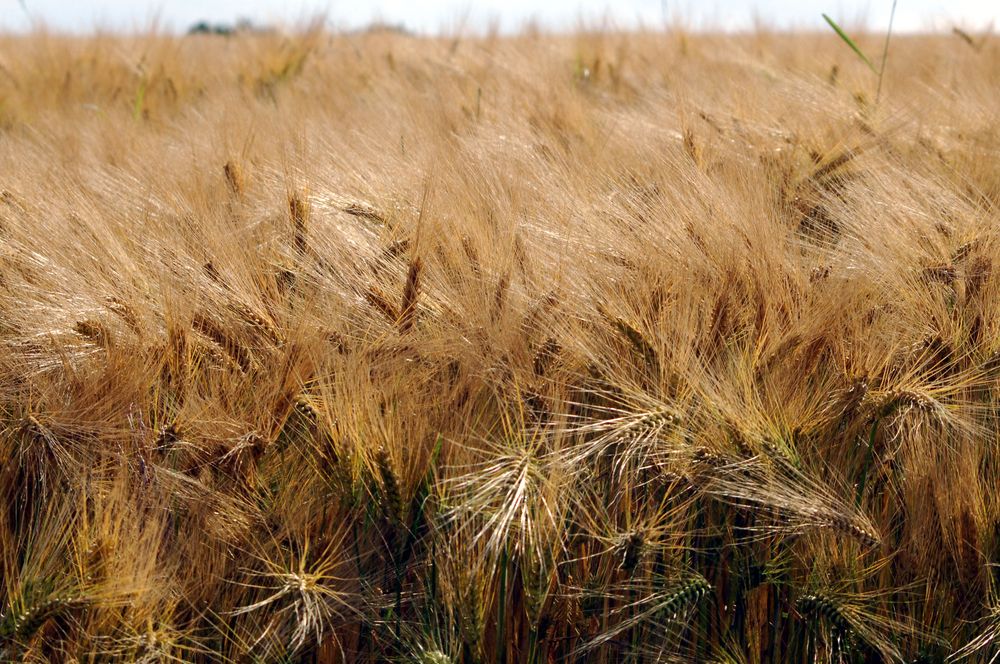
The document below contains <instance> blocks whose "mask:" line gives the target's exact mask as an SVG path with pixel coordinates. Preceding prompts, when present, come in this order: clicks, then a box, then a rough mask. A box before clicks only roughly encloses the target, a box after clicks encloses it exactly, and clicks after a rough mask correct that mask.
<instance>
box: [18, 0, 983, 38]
mask: <svg viewBox="0 0 1000 664" xmlns="http://www.w3.org/2000/svg"><path fill="white" fill-rule="evenodd" d="M891 5H892V1H891V0H751V1H746V0H697V1H695V0H666V2H665V3H664V2H662V1H661V0H618V1H617V2H615V1H609V0H476V1H475V2H472V1H471V0H370V1H364V0H354V1H353V2H350V1H344V0H216V1H209V0H160V1H158V2H157V1H144V0H76V1H73V0H24V2H23V7H22V4H21V2H20V0H0V30H5V31H9V30H23V29H24V28H25V27H27V26H29V25H31V23H32V20H35V21H37V20H42V21H44V22H45V23H46V24H47V25H49V26H50V27H52V28H56V29H60V30H73V31H86V30H88V29H91V28H93V27H94V26H95V25H100V26H103V27H110V28H115V29H129V28H133V27H144V26H147V25H149V22H150V19H151V17H154V16H156V17H159V19H160V23H161V25H163V26H165V27H168V28H172V29H180V30H183V29H184V28H186V27H187V26H189V25H191V24H192V23H194V22H196V21H199V20H208V21H210V22H232V21H233V20H235V19H237V18H240V17H245V18H249V19H251V20H253V21H254V22H257V23H262V24H263V23H274V22H277V23H286V24H287V23H294V22H296V21H297V20H301V19H303V18H305V17H308V16H311V15H316V14H324V15H325V16H327V18H328V20H329V22H330V23H331V24H332V25H333V26H336V27H343V28H354V27H360V26H363V25H365V24H367V23H369V22H370V21H372V20H373V19H378V18H381V19H382V20H383V21H385V22H387V23H393V24H398V23H402V24H404V25H405V26H406V27H408V28H410V29H413V30H417V31H428V32H433V31H437V30H441V29H442V28H444V29H448V28H449V27H453V26H455V25H456V24H459V23H464V24H465V25H467V26H469V27H473V28H478V27H482V26H484V25H486V24H487V22H488V21H489V20H490V19H491V18H497V19H499V21H500V24H501V26H502V27H503V28H505V29H512V28H516V27H518V26H519V25H521V24H523V23H524V22H525V21H527V20H528V19H531V18H535V19H537V20H538V21H539V22H540V23H542V24H544V25H546V26H550V27H555V28H565V27H572V26H574V25H576V24H577V22H578V20H579V19H581V18H582V19H584V20H585V21H594V20H596V19H598V18H600V17H605V16H607V17H610V18H611V20H612V22H613V24H615V25H617V26H620V27H628V26H631V25H635V24H636V23H639V22H642V23H645V24H646V25H662V23H663V19H664V16H665V15H666V16H667V17H673V16H681V17H684V18H685V19H686V21H687V22H688V23H689V24H695V25H699V24H708V25H712V26H714V27H723V28H729V29H733V28H735V29H740V28H748V27H750V26H752V25H753V20H754V16H755V15H758V16H760V17H763V18H764V19H765V21H766V22H767V23H769V24H771V25H774V26H777V27H788V28H818V29H822V28H824V25H823V23H822V19H821V18H820V14H821V13H823V12H826V13H828V14H831V15H833V16H834V17H835V18H838V19H840V20H842V21H844V22H845V23H847V24H849V25H858V24H859V23H860V22H864V24H865V25H867V26H869V27H871V28H872V29H876V30H877V29H884V27H885V24H886V23H887V22H888V17H889V10H890V7H891ZM664 7H665V10H664ZM609 8H611V9H609ZM994 21H995V22H996V24H997V25H996V27H997V28H1000V0H947V1H942V0H899V5H898V8H897V10H896V28H897V29H898V30H899V31H915V30H927V29H945V30H947V29H950V28H951V27H952V26H953V25H960V26H962V27H964V28H966V29H970V30H980V29H986V28H988V27H989V26H990V25H991V24H992V23H993V22H994Z"/></svg>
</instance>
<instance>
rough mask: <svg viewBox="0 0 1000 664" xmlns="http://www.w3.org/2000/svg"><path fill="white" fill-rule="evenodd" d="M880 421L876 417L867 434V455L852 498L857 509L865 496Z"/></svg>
mask: <svg viewBox="0 0 1000 664" xmlns="http://www.w3.org/2000/svg"><path fill="white" fill-rule="evenodd" d="M880 421H881V418H878V417H876V418H875V423H874V424H872V428H871V431H869V433H868V453H867V454H866V455H865V465H864V466H862V467H861V477H860V478H859V479H858V491H857V494H856V495H855V497H854V502H855V504H856V505H858V506H859V507H860V506H861V499H862V498H863V497H864V494H865V485H866V484H867V483H868V471H869V469H870V468H871V465H872V462H873V461H874V459H875V435H876V434H877V433H878V424H879V422H880Z"/></svg>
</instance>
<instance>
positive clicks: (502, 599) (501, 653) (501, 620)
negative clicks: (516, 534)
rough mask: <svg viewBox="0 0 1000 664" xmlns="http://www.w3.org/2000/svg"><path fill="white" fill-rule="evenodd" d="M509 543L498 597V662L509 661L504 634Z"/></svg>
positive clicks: (504, 549)
mask: <svg viewBox="0 0 1000 664" xmlns="http://www.w3.org/2000/svg"><path fill="white" fill-rule="evenodd" d="M507 556H508V554H507V545H506V544H505V545H504V547H503V555H502V556H501V557H500V596H499V598H498V599H497V663H498V664H506V662H507V639H506V636H505V634H504V632H505V630H506V620H507Z"/></svg>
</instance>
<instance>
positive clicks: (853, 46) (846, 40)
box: [823, 14, 878, 74]
mask: <svg viewBox="0 0 1000 664" xmlns="http://www.w3.org/2000/svg"><path fill="white" fill-rule="evenodd" d="M823 18H824V19H825V20H826V22H827V23H829V24H830V27H831V28H833V30H834V32H836V33H837V35H838V36H839V37H840V38H841V39H843V40H844V43H845V44H847V45H848V46H850V47H851V50H852V51H854V52H855V53H857V54H858V57H859V58H861V59H862V60H863V61H864V63H865V64H866V65H868V68H869V69H871V70H872V72H874V73H876V74H877V73H878V69H876V68H875V65H873V64H872V61H871V60H869V59H868V56H867V55H865V54H864V53H863V52H862V51H861V49H860V48H859V47H858V45H857V44H855V43H854V40H853V39H851V38H850V37H848V36H847V33H846V32H844V30H843V28H841V27H840V26H839V25H837V22H836V21H834V20H833V19H832V18H830V17H829V16H827V15H826V14H823Z"/></svg>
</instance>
